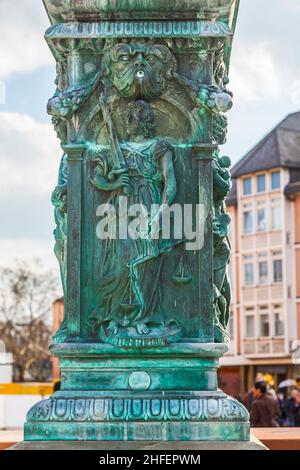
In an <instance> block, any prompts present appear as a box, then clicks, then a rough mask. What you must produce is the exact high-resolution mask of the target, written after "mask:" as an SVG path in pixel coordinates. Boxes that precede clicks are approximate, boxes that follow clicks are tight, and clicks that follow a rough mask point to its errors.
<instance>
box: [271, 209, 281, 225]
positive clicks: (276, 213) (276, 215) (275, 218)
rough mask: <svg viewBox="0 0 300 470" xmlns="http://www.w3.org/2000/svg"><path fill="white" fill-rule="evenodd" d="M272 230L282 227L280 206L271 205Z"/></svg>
mask: <svg viewBox="0 0 300 470" xmlns="http://www.w3.org/2000/svg"><path fill="white" fill-rule="evenodd" d="M271 218H272V230H279V229H281V228H282V217H281V207H280V206H274V207H271Z"/></svg>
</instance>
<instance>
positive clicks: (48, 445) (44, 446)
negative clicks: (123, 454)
mask: <svg viewBox="0 0 300 470" xmlns="http://www.w3.org/2000/svg"><path fill="white" fill-rule="evenodd" d="M8 450H103V451H107V450H109V451H114V450H132V451H135V450H149V451H154V450H171V451H172V450H174V451H175V450H193V451H197V450H199V451H201V450H229V451H231V450H268V449H267V448H266V447H265V446H264V445H263V444H262V443H261V442H260V441H259V440H257V439H256V438H255V437H254V436H252V437H251V439H250V441H247V442H234V441H227V442H221V441H215V442H206V441H201V442H195V441H191V442H182V441H173V442H162V441H156V442H153V441H152V442H146V441H139V442H136V441H135V442H124V441H84V442H83V441H64V442H62V441H53V442H42V441H36V442H20V443H19V444H16V445H14V446H13V447H11V448H10V449H8Z"/></svg>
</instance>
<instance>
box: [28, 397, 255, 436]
mask: <svg viewBox="0 0 300 470" xmlns="http://www.w3.org/2000/svg"><path fill="white" fill-rule="evenodd" d="M76 395H77V396H76ZM249 429H250V426H249V421H248V412H247V410H246V409H245V408H244V407H243V405H242V404H241V403H239V402H238V401H236V400H234V399H233V398H231V397H228V396H227V395H225V394H224V393H223V392H221V391H216V392H186V393H184V392H181V393H180V395H179V394H176V393H173V394H168V395H167V394H166V393H163V392H161V393H157V392H156V393H153V392H152V394H151V395H150V394H147V393H144V394H138V393H132V392H131V394H130V395H129V394H128V395H126V394H124V393H123V394H122V396H115V397H111V396H110V397H103V396H101V395H100V394H99V393H97V394H96V395H95V393H92V392H90V393H89V394H88V393H86V392H85V394H83V393H81V394H80V393H77V394H76V393H74V392H73V394H72V395H71V396H70V395H69V396H66V395H65V394H63V393H58V394H57V395H55V396H54V397H53V398H50V399H48V400H44V401H42V402H39V403H37V404H36V405H35V406H34V407H33V408H32V409H31V410H30V411H29V413H28V415H27V422H26V424H25V440H27V441H40V440H46V441H58V440H62V441H68V440H70V441H73V440H78V441H248V440H249Z"/></svg>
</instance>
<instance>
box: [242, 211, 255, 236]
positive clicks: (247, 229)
mask: <svg viewBox="0 0 300 470" xmlns="http://www.w3.org/2000/svg"><path fill="white" fill-rule="evenodd" d="M252 232H253V215H252V212H249V211H247V212H244V233H245V234H249V233H252Z"/></svg>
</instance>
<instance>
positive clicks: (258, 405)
mask: <svg viewBox="0 0 300 470" xmlns="http://www.w3.org/2000/svg"><path fill="white" fill-rule="evenodd" d="M252 393H253V396H254V401H253V403H252V406H251V412H250V424H251V427H253V428H271V427H278V421H277V420H278V418H279V407H278V402H277V401H276V400H274V398H271V397H270V396H268V395H267V386H266V384H265V383H264V382H256V383H255V384H254V386H253V387H252Z"/></svg>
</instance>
